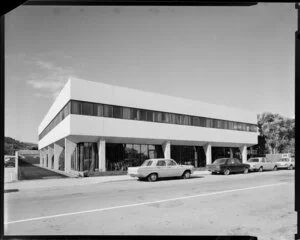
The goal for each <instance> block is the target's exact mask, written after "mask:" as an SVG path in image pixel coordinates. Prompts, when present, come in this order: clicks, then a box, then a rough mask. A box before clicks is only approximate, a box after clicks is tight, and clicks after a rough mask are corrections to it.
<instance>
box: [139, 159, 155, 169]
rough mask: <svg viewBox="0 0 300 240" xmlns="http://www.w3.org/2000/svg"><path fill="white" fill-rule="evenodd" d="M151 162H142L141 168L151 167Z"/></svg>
mask: <svg viewBox="0 0 300 240" xmlns="http://www.w3.org/2000/svg"><path fill="white" fill-rule="evenodd" d="M152 162H153V161H151V160H146V161H145V162H143V164H142V165H141V166H145V167H149V166H151V165H152Z"/></svg>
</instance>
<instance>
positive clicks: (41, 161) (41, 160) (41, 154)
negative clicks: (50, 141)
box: [39, 149, 43, 166]
mask: <svg viewBox="0 0 300 240" xmlns="http://www.w3.org/2000/svg"><path fill="white" fill-rule="evenodd" d="M39 152H40V166H43V150H42V149H40V150H39Z"/></svg>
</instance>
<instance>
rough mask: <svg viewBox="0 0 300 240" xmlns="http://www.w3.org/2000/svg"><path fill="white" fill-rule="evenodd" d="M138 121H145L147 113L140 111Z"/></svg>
mask: <svg viewBox="0 0 300 240" xmlns="http://www.w3.org/2000/svg"><path fill="white" fill-rule="evenodd" d="M140 120H143V121H146V120H147V111H146V110H140Z"/></svg>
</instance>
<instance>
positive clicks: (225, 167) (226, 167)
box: [207, 158, 250, 175]
mask: <svg viewBox="0 0 300 240" xmlns="http://www.w3.org/2000/svg"><path fill="white" fill-rule="evenodd" d="M249 168H250V165H249V164H245V163H241V162H240V160H238V159H236V158H219V159H216V160H215V161H214V162H213V163H212V164H208V165H207V170H208V171H210V172H211V173H212V174H214V173H223V174H224V175H229V174H230V173H234V172H235V173H236V172H243V173H248V171H249Z"/></svg>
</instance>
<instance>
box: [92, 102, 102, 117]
mask: <svg viewBox="0 0 300 240" xmlns="http://www.w3.org/2000/svg"><path fill="white" fill-rule="evenodd" d="M103 115H104V112H103V105H102V104H98V103H96V104H94V116H100V117H102V116H103Z"/></svg>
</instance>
